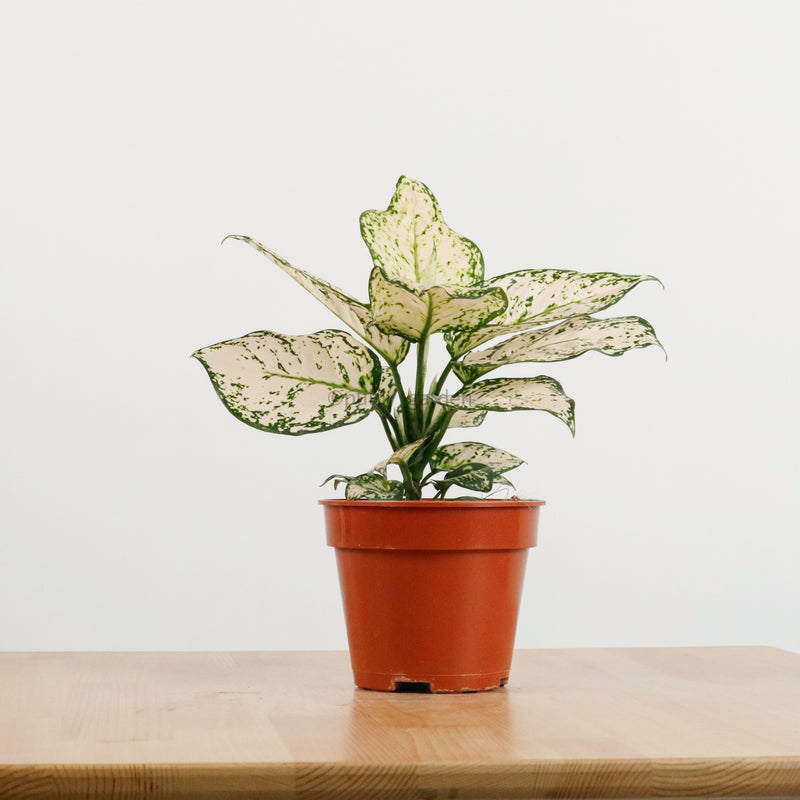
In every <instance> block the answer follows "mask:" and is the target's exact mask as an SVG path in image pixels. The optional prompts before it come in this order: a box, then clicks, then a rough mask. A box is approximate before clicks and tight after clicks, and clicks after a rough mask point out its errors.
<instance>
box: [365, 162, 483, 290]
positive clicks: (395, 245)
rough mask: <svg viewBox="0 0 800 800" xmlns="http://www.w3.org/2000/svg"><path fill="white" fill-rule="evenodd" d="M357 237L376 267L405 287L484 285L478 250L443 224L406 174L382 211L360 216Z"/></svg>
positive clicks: (423, 190) (430, 199) (423, 189)
mask: <svg viewBox="0 0 800 800" xmlns="http://www.w3.org/2000/svg"><path fill="white" fill-rule="evenodd" d="M361 235H362V237H363V238H364V241H365V242H366V245H367V247H368V248H369V251H370V253H371V255H372V260H373V263H374V264H375V266H376V267H381V268H382V269H383V270H384V271H385V272H386V274H387V276H389V277H390V278H392V279H394V280H398V281H402V282H404V283H406V284H409V285H411V284H421V285H422V286H423V287H424V288H427V287H430V286H433V285H436V284H438V285H442V284H444V285H447V286H462V287H463V286H476V285H478V284H480V283H481V282H482V281H483V270H484V266H483V255H482V254H481V251H480V249H479V248H478V246H477V245H476V244H475V243H474V242H472V241H470V240H469V239H467V238H465V237H463V236H459V235H458V234H457V233H455V232H454V231H453V230H451V229H450V227H449V226H448V225H447V224H446V223H445V221H444V218H443V217H442V212H441V210H440V209H439V204H438V202H437V201H436V198H435V197H434V196H433V194H432V192H431V191H430V189H428V187H427V186H425V184H423V183H420V182H419V181H415V180H412V179H410V178H407V177H406V176H405V175H403V176H401V177H400V180H398V181H397V188H396V189H395V193H394V196H393V197H392V199H391V202H390V203H389V207H388V208H387V209H386V211H365V212H364V213H363V214H362V215H361Z"/></svg>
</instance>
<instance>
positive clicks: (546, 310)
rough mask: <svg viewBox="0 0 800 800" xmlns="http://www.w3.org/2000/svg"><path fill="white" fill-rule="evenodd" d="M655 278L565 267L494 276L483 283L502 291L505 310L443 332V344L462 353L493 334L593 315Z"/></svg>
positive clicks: (503, 333) (453, 352)
mask: <svg viewBox="0 0 800 800" xmlns="http://www.w3.org/2000/svg"><path fill="white" fill-rule="evenodd" d="M657 280H658V278H654V277H653V276H652V275H618V274H617V273H615V272H575V271H574V270H565V269H523V270H520V271H518V272H510V273H508V274H506V275H500V276H498V277H497V278H492V279H491V280H489V281H486V283H485V284H484V286H487V287H488V286H492V287H496V288H501V289H502V290H503V291H504V292H505V294H506V296H507V297H508V306H507V307H506V309H505V311H504V312H503V313H502V314H499V315H498V316H497V317H495V318H494V319H493V320H492V322H491V324H489V325H487V326H486V327H485V328H484V329H482V330H479V331H467V332H463V333H458V332H456V333H453V334H447V335H446V336H445V339H446V341H447V346H448V349H449V350H450V353H451V354H452V355H462V354H463V353H466V352H469V351H470V350H472V349H473V348H475V347H478V346H479V345H481V344H483V343H484V342H488V341H489V340H490V339H494V338H495V337H497V336H503V335H505V334H508V333H518V332H520V331H523V330H529V329H530V328H533V327H535V326H537V325H544V324H547V323H549V322H556V321H558V320H562V319H568V318H570V317H576V316H584V315H586V314H594V313H596V312H597V311H602V310H603V309H606V308H609V307H610V306H612V305H614V303H616V302H617V301H618V300H620V299H622V297H624V296H625V295H626V294H627V293H628V292H629V291H630V290H631V289H633V288H634V287H635V286H638V285H639V284H640V283H643V282H644V281H657Z"/></svg>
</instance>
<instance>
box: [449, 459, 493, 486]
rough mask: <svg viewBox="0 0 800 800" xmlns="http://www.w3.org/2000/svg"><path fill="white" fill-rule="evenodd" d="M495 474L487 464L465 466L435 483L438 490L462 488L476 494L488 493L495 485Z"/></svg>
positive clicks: (452, 471)
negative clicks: (452, 487)
mask: <svg viewBox="0 0 800 800" xmlns="http://www.w3.org/2000/svg"><path fill="white" fill-rule="evenodd" d="M494 478H495V474H494V471H493V470H492V468H491V467H488V466H486V464H464V465H463V466H461V467H458V468H457V469H454V470H451V471H450V472H448V473H446V474H445V476H444V477H443V478H440V479H438V480H436V481H434V485H435V486H436V488H437V489H438V490H440V491H441V489H442V488H444V487H446V486H461V487H462V488H464V489H472V490H473V491H475V492H488V491H490V490H491V488H492V484H493V483H494Z"/></svg>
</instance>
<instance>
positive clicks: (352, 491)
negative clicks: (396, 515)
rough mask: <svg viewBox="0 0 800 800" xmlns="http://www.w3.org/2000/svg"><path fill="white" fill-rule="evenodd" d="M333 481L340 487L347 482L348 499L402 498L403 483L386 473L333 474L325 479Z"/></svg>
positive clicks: (346, 494)
mask: <svg viewBox="0 0 800 800" xmlns="http://www.w3.org/2000/svg"><path fill="white" fill-rule="evenodd" d="M330 480H332V481H333V488H334V489H338V488H339V484H340V483H344V484H346V486H345V491H344V496H345V498H346V499H347V500H402V499H403V484H402V483H401V482H400V481H390V480H388V479H387V478H386V476H385V475H381V474H379V473H375V472H365V473H364V474H363V475H353V476H350V475H331V476H330V477H329V478H326V480H324V481H323V485H325V484H326V483H327V482H328V481H330Z"/></svg>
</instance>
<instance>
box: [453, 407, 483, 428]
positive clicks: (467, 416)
mask: <svg viewBox="0 0 800 800" xmlns="http://www.w3.org/2000/svg"><path fill="white" fill-rule="evenodd" d="M488 413H489V412H488V411H481V410H480V409H479V410H477V411H469V410H467V409H463V408H460V409H459V410H458V411H456V413H455V414H453V416H452V417H451V419H450V423H449V424H448V426H447V427H448V428H477V427H478V426H479V425H482V424H483V421H484V419H486V415H487V414H488Z"/></svg>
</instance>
